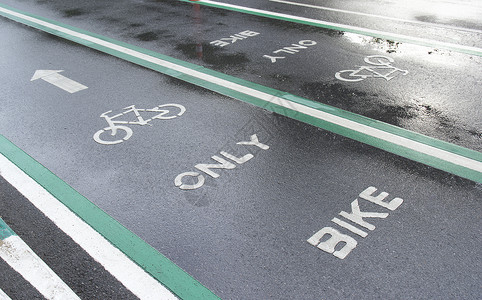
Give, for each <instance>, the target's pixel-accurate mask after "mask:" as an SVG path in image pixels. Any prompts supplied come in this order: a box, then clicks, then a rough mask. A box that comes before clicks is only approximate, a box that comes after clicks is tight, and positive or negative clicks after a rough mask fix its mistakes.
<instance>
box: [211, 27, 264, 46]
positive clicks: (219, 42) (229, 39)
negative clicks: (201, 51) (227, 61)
mask: <svg viewBox="0 0 482 300" xmlns="http://www.w3.org/2000/svg"><path fill="white" fill-rule="evenodd" d="M258 34H259V32H254V31H251V30H245V31H242V32H240V33H236V34H233V35H230V36H229V37H227V38H221V39H219V40H215V41H212V42H210V43H209V44H212V45H214V46H219V47H225V46H227V45H231V44H234V43H235V42H236V41H238V40H244V39H247V38H249V37H252V36H257V35H258Z"/></svg>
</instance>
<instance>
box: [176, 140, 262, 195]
mask: <svg viewBox="0 0 482 300" xmlns="http://www.w3.org/2000/svg"><path fill="white" fill-rule="evenodd" d="M236 145H246V146H253V147H258V148H260V149H263V150H268V149H269V146H268V145H265V144H263V143H261V142H260V141H259V139H258V136H257V135H256V134H253V135H252V136H251V137H250V140H249V141H241V142H238V143H236ZM220 153H221V155H222V156H224V157H225V158H228V159H230V160H231V161H233V162H235V163H237V164H238V165H242V164H244V163H245V162H247V161H248V160H250V159H252V158H253V157H254V155H253V154H251V153H248V154H246V155H244V156H243V157H236V156H234V155H232V154H229V153H227V152H225V151H221V152H220ZM211 158H212V159H214V160H215V161H217V162H218V163H219V164H197V165H195V166H194V168H196V169H198V170H199V171H201V172H204V173H205V174H207V175H209V176H211V177H212V178H218V177H219V176H220V175H219V174H218V173H216V172H214V171H213V170H211V169H228V170H230V169H234V168H236V165H235V164H233V163H232V162H230V161H228V160H226V159H224V158H222V157H219V156H217V155H214V156H212V157H211ZM187 177H194V178H195V180H196V182H195V183H193V184H187V183H185V181H186V180H184V178H187ZM205 180H206V179H205V178H204V176H203V175H202V174H200V173H199V172H184V173H181V174H179V175H177V176H176V179H174V184H175V185H176V186H177V187H179V188H180V189H181V190H195V189H198V188H200V187H202V186H203V185H204V182H205Z"/></svg>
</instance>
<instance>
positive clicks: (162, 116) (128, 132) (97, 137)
mask: <svg viewBox="0 0 482 300" xmlns="http://www.w3.org/2000/svg"><path fill="white" fill-rule="evenodd" d="M162 108H167V109H162ZM169 108H174V111H178V112H177V114H173V115H168V116H166V115H167V114H169V113H170V112H171V110H170V109H169ZM124 109H126V111H124V112H122V113H120V114H117V115H114V116H112V117H110V116H108V114H109V113H111V112H112V110H109V111H106V112H105V113H103V114H101V115H100V117H101V118H104V119H105V121H106V122H107V124H109V126H107V127H105V128H104V129H101V130H99V131H97V132H96V133H95V134H94V141H96V142H97V143H99V144H103V145H115V144H119V143H122V142H123V141H127V140H128V139H129V138H130V137H131V136H132V129H131V128H130V127H127V126H124V125H117V124H129V125H141V126H144V125H151V124H149V122H150V121H152V120H154V119H159V120H170V119H174V118H176V117H178V116H182V115H183V114H184V112H185V111H186V108H185V107H184V106H182V105H180V104H172V103H170V104H163V105H159V106H156V107H154V108H151V109H144V108H136V106H135V105H131V106H128V107H125V108H124ZM143 111H146V112H159V114H157V115H155V116H154V117H152V118H151V119H147V120H145V119H144V118H143V117H142V116H141V114H140V112H143ZM130 112H134V114H135V115H136V118H137V121H114V119H116V118H118V117H120V116H123V115H126V114H128V113H130ZM119 130H121V131H124V132H125V133H124V134H122V135H121V136H123V137H122V138H120V139H118V138H119V137H116V138H117V139H114V140H111V139H107V138H106V134H104V133H105V132H107V131H111V133H110V135H111V136H113V137H114V136H116V135H117V134H118V131H119ZM103 137H104V138H103Z"/></svg>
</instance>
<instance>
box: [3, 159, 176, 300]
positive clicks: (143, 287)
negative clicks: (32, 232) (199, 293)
mask: <svg viewBox="0 0 482 300" xmlns="http://www.w3.org/2000/svg"><path fill="white" fill-rule="evenodd" d="M0 174H1V175H2V177H4V178H5V180H7V181H8V182H9V183H10V184H11V185H12V186H14V187H15V188H16V189H17V190H18V191H19V192H20V193H21V194H22V195H24V196H25V198H27V199H28V200H29V201H30V202H31V203H32V204H33V205H34V206H35V207H37V208H38V209H39V210H40V211H41V212H43V213H44V214H45V215H46V216H47V217H48V218H49V219H50V220H52V222H53V223H55V225H57V226H58V227H59V228H60V229H61V230H62V231H63V232H65V233H66V234H67V235H69V236H70V237H71V238H72V239H73V240H74V241H75V242H76V243H77V244H79V246H81V247H82V248H83V249H84V250H85V251H86V252H87V253H88V254H89V255H90V256H92V258H93V259H95V260H96V261H97V262H99V263H100V264H101V265H102V266H103V267H104V268H105V269H106V270H107V271H108V272H110V273H111V274H112V275H113V276H114V277H115V278H116V279H117V280H119V281H120V282H121V283H122V284H123V285H124V286H125V287H126V288H127V289H129V290H130V291H131V292H132V293H133V294H134V295H136V296H137V297H139V298H140V299H177V297H176V296H174V295H173V294H172V293H171V292H170V291H169V290H167V289H166V288H165V287H164V286H163V285H162V284H160V283H159V282H158V281H157V280H155V279H154V278H153V277H151V276H150V275H149V274H148V273H146V272H145V271H144V270H143V269H142V268H141V267H139V266H138V265H137V264H135V263H134V262H132V261H131V260H130V259H129V258H128V257H127V256H126V255H125V254H124V253H122V252H121V251H120V250H119V249H117V248H116V247H114V246H113V245H112V244H111V243H109V242H108V241H107V240H106V239H104V238H103V237H102V236H101V235H100V234H99V233H98V232H97V231H95V230H94V229H93V228H92V227H90V226H89V225H87V224H86V223H85V222H84V221H82V220H81V219H80V218H79V217H77V215H75V214H74V213H73V212H71V211H70V210H69V209H68V208H67V207H66V206H64V205H63V204H62V203H60V202H59V201H58V200H57V199H56V198H55V197H53V196H52V195H51V194H50V193H49V192H47V191H46V190H45V189H44V188H43V187H41V186H40V185H39V184H38V183H37V182H35V181H34V180H33V179H32V178H30V177H29V176H28V175H27V174H25V173H24V172H23V171H22V170H20V169H19V168H18V167H17V166H15V165H14V164H13V163H12V162H10V161H9V160H8V159H7V158H6V157H5V156H3V155H2V154H0ZM161 271H162V270H159V272H161ZM99 284H101V283H99Z"/></svg>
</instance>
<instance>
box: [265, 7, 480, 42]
mask: <svg viewBox="0 0 482 300" xmlns="http://www.w3.org/2000/svg"><path fill="white" fill-rule="evenodd" d="M269 1H271V2H277V3H283V4H287V5H294V6H302V7H309V8H314V9H319V10H326V11H331V12H337V13H343V14H349V15H356V16H362V17H369V18H378V19H383V20H389V21H395V22H402V23H411V24H416V25H424V26H432V27H440V28H444V29H450V30H456V31H467V32H473V33H477V34H482V30H478V29H471V28H466V27H458V26H451V25H446V24H440V23H430V22H424V21H417V20H408V19H400V18H394V17H389V16H382V15H375V14H368V13H363V12H358V11H351V10H345V9H338V8H332V7H326V6H320V5H313V4H307V3H299V2H293V1H285V0H269Z"/></svg>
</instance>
